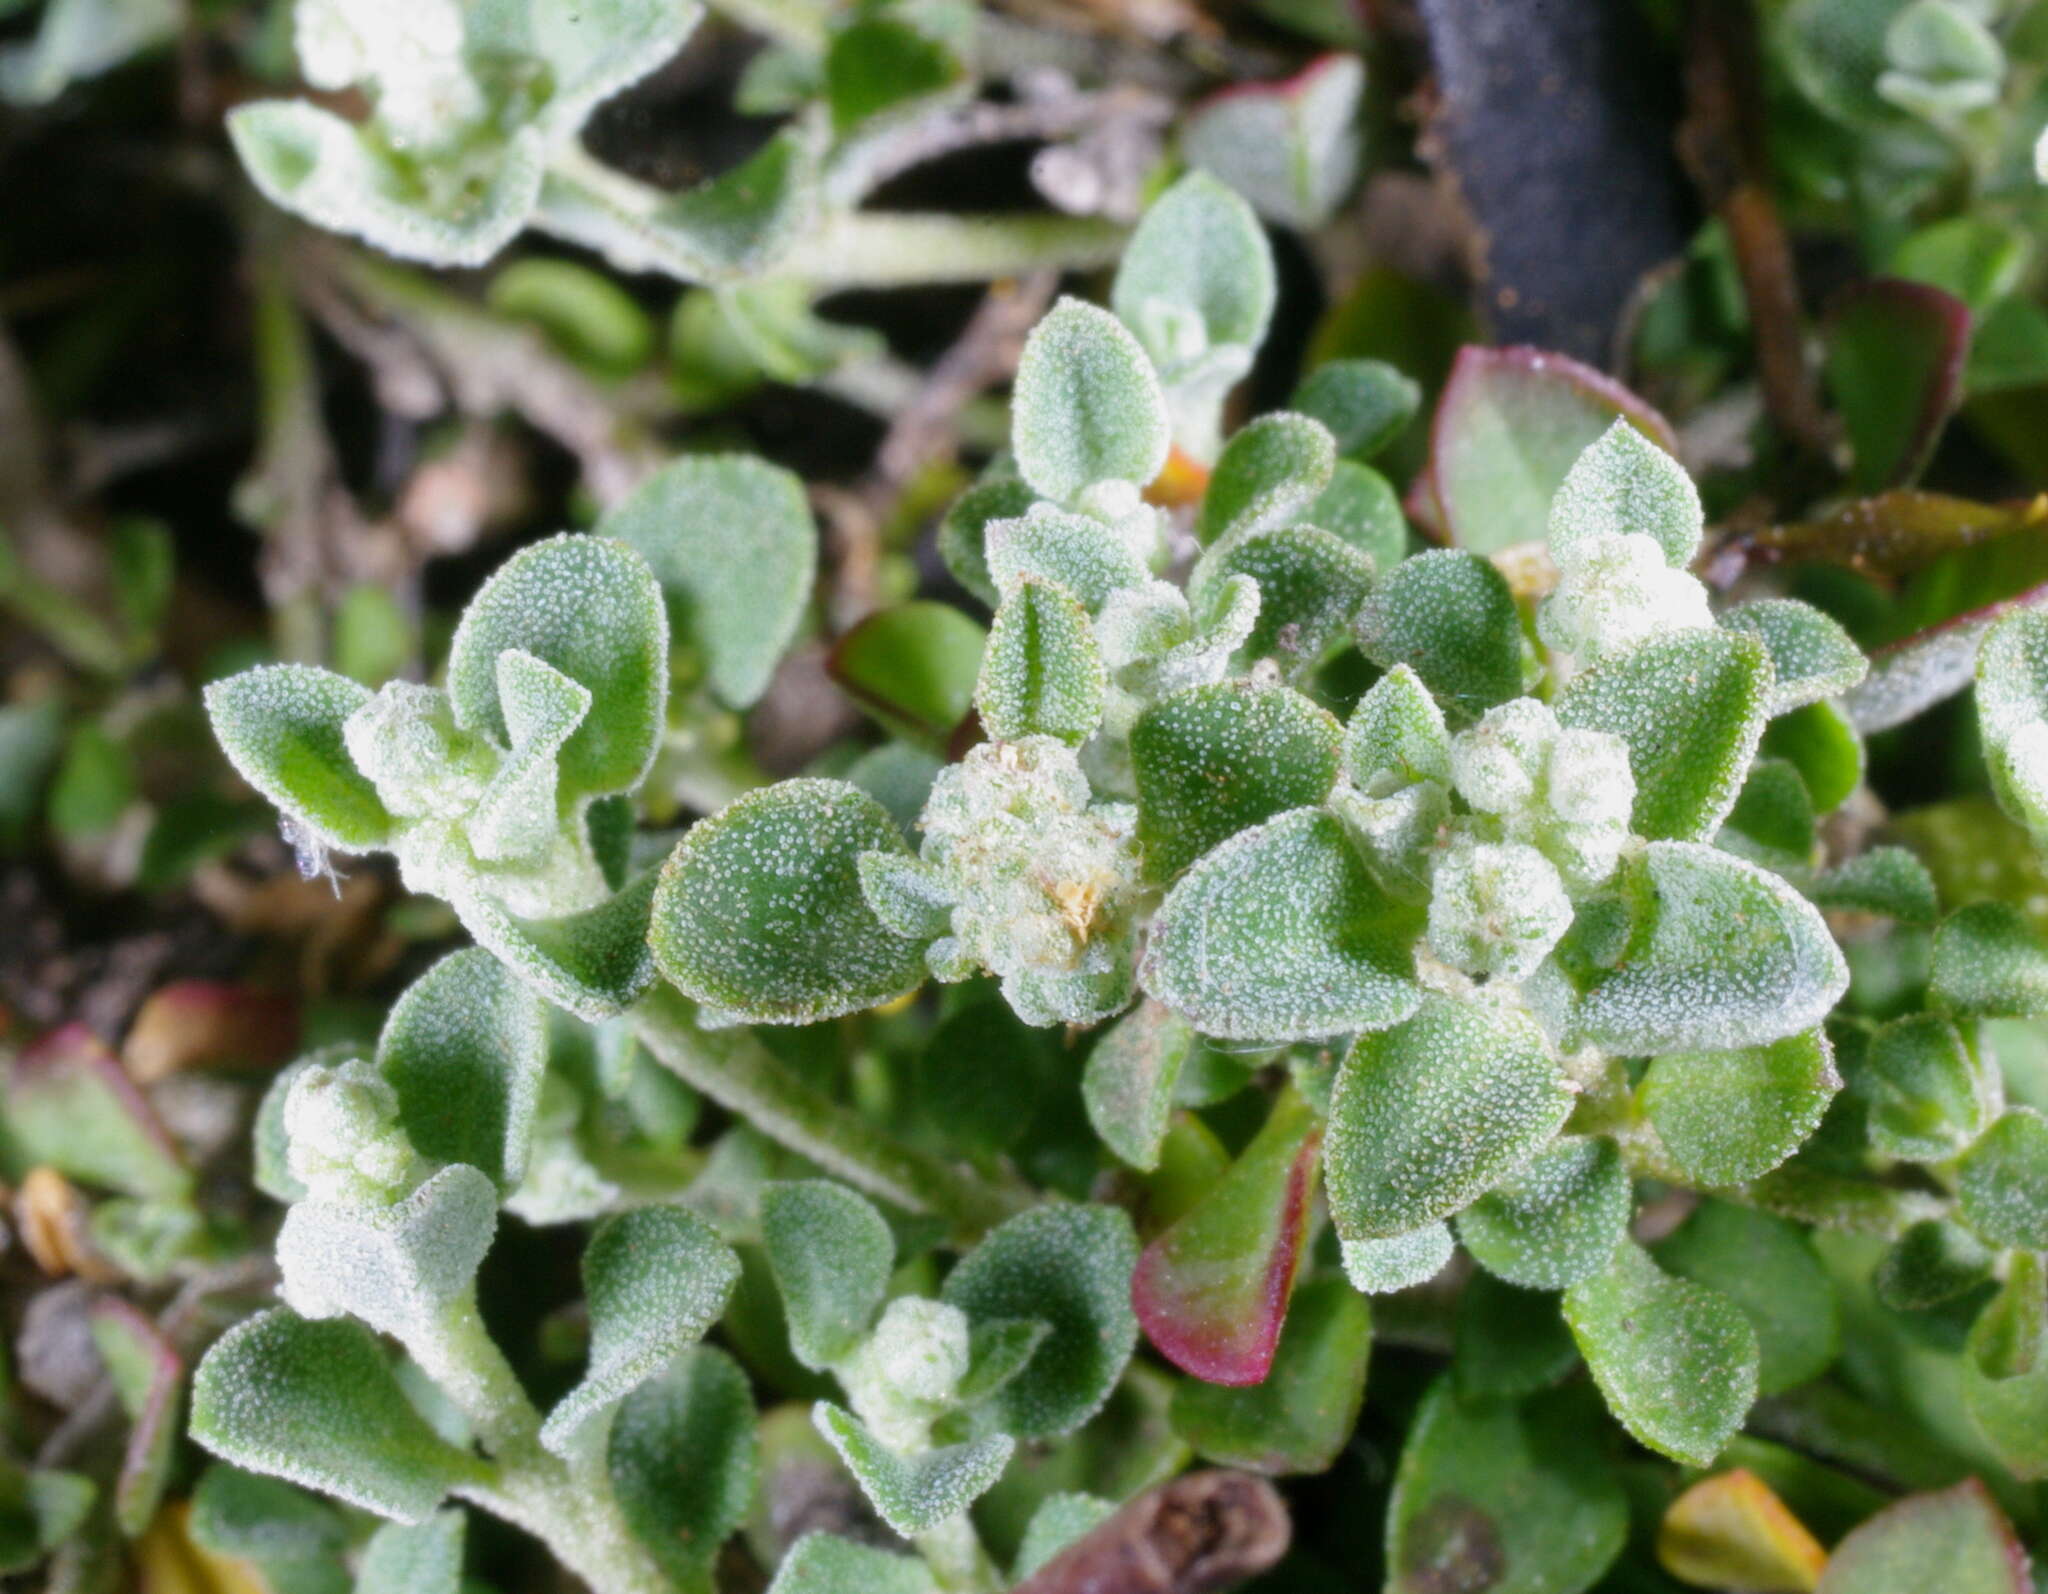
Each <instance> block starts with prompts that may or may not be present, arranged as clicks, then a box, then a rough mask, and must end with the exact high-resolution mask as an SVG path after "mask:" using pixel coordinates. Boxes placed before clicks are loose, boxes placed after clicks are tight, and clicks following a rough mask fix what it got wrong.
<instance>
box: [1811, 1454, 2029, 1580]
mask: <svg viewBox="0 0 2048 1594" xmlns="http://www.w3.org/2000/svg"><path fill="white" fill-rule="evenodd" d="M2032 1581H2033V1580H2032V1578H2031V1576H2030V1575H2029V1571H2028V1559H2027V1552H2026V1549H2025V1547H2024V1546H2023V1545H2021V1543H2020V1541H2019V1539H2018V1538H2017V1537H2016V1536H2015V1535H2014V1533H2013V1530H2012V1524H2011V1523H2010V1522H2008V1521H2007V1520H2006V1518H2005V1513H2004V1512H2003V1511H2001V1510H2000V1509H1999V1508H1998V1502H1997V1501H1996V1500H1994V1499H1993V1498H1992V1497H1991V1492H1990V1490H1988V1489H1986V1488H1985V1487H1984V1485H1983V1484H1982V1483H1980V1482H1978V1481H1977V1479H1975V1478H1965V1479H1964V1480H1963V1481H1962V1482H1961V1483H1959V1484H1956V1485H1955V1486H1954V1487H1953V1488H1950V1489H1944V1490H1942V1491H1941V1492H1940V1493H1938V1494H1915V1495H1909V1496H1907V1497H1906V1498H1905V1499H1903V1500H1900V1501H1897V1502H1895V1503H1894V1504H1892V1505H1889V1506H1886V1507H1885V1508H1884V1510H1882V1511H1880V1512H1878V1513H1877V1515H1876V1516H1874V1517H1871V1518H1870V1519H1869V1520H1868V1521H1866V1522H1864V1523H1862V1524H1861V1525H1860V1526H1858V1527H1856V1528H1855V1529H1853V1530H1852V1531H1851V1532H1850V1533H1849V1535H1848V1536H1847V1537H1846V1538H1844V1539H1843V1540H1842V1542H1841V1543H1840V1544H1839V1545H1837V1546H1836V1547H1835V1553H1834V1554H1833V1555H1832V1556H1830V1557H1829V1558H1828V1564H1827V1569H1826V1570H1825V1571H1823V1572H1822V1573H1821V1578H1820V1583H1819V1585H1818V1586H1817V1588H1816V1590H1815V1594H1921V1591H1923V1590H1932V1589H1942V1590H1944V1591H1945V1594H2027V1591H2028V1588H2029V1586H2030V1584H2031V1583H2032Z"/></svg>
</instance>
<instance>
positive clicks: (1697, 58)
mask: <svg viewBox="0 0 2048 1594" xmlns="http://www.w3.org/2000/svg"><path fill="white" fill-rule="evenodd" d="M1763 82H1764V74H1763V63H1762V61H1761V60H1760V58H1759V56H1758V50H1757V21H1756V12H1755V7H1754V4H1753V0H1691V4H1689V5H1688V6H1687V8H1686V50H1685V98H1686V114H1685V120H1684V122H1683V123H1682V124H1680V127H1679V130H1678V152H1679V157H1680V159H1681V160H1683V161H1684V163H1685V168H1686V171H1687V172H1688V173H1690V174H1691V177H1692V180H1693V183H1694V184H1695V186H1697V187H1698V189H1699V191H1700V197H1701V198H1702V199H1703V200H1704V201H1705V202H1706V204H1707V205H1708V206H1709V207H1710V208H1711V209H1712V210H1713V211H1714V212H1715V213H1716V214H1717V215H1719V216H1720V218H1721V220H1722V222H1723V224H1724V225H1725V226H1726V227H1727V228H1728V239H1729V243H1730V245H1731V246H1732V248H1733V250H1734V253H1735V266H1736V270H1737V271H1738V272H1739V273H1740V275H1741V277H1742V292H1743V297H1744V298H1745V299H1746V300H1747V301H1748V304H1749V323H1750V331H1751V335H1752V337H1753V338H1754V340H1755V344H1756V364H1757V376H1758V380H1759V382H1760V383H1761V385H1762V387H1763V395H1764V406H1765V408H1766V409H1768V410H1769V411H1770V414H1771V419H1772V420H1773V421H1775V422H1776V423H1777V425H1778V427H1779V429H1780V430H1781V431H1783V432H1784V433H1785V435H1786V436H1787V437H1788V438H1790V439H1791V440H1792V442H1793V443H1794V444H1795V445H1797V446H1798V447H1799V448H1801V449H1803V450H1805V451H1806V452H1808V453H1811V454H1818V455H1822V456H1825V455H1826V454H1827V453H1828V452H1829V447H1830V441H1831V438H1832V429H1831V428H1830V426H1829V424H1828V418H1827V415H1826V413H1825V412H1824V411H1823V410H1822V409H1821V406H1820V399H1819V396H1818V393H1817V391H1816V388H1815V384H1814V373H1813V369H1812V366H1811V364H1810V362H1809V361H1808V360H1807V356H1806V317H1805V313H1804V311H1803V309H1802V308H1801V305H1800V302H1799V279H1798V274H1797V273H1796V271H1795V270H1794V268H1793V263H1792V245H1791V243H1790V241H1789V240H1788V239H1787V238H1786V236H1785V225H1784V222H1783V221H1782V220H1781V219H1780V218H1779V216H1778V207H1777V202H1776V201H1775V200H1774V199H1773V198H1772V197H1771V186H1770V184H1771V172H1770V152H1769V149H1768V147H1767V146H1766V143H1765V133H1764V128H1765V122H1764V106H1763V101H1762V98H1761V96H1762V92H1763Z"/></svg>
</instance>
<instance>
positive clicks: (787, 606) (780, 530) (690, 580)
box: [598, 454, 818, 708]
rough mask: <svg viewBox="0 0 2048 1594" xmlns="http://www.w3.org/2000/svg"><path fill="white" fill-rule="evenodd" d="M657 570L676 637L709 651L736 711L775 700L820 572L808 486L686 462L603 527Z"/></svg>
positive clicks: (723, 461) (783, 474)
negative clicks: (772, 692)
mask: <svg viewBox="0 0 2048 1594" xmlns="http://www.w3.org/2000/svg"><path fill="white" fill-rule="evenodd" d="M598 529H599V530H600V531H601V532H603V533H604V535H606V536H608V537H616V538H618V539H619V541H621V542H623V543H625V544H626V545H627V546H628V547H629V548H632V549H634V550H635V551H636V552H638V553H639V554H640V556H641V557H642V558H643V559H645V560H646V561H647V565H648V568H649V569H651V570H652V571H653V572H654V579H655V580H656V581H657V582H658V583H660V586H661V594H662V599H663V601H664V602H665V603H666V605H667V608H668V621H669V634H670V635H671V636H672V637H673V638H674V639H675V640H676V642H678V643H685V644H690V645H694V646H695V647H697V648H700V649H702V650H703V653H704V661H705V668H706V670H707V671H708V673H709V675H710V677H711V685H712V689H713V690H714V691H716V692H717V693H718V695H719V696H720V697H721V698H722V699H724V700H725V702H727V703H729V704H730V705H732V706H733V707H734V708H746V707H748V706H749V705H751V704H753V703H754V702H755V701H757V700H758V699H759V698H760V696H761V694H762V693H763V692H764V691H766V690H767V687H768V678H769V676H770V675H771V674H773V673H774V670H775V665H776V661H777V660H779V659H780V658H781V657H782V654H783V651H784V650H785V649H786V648H787V647H788V646H789V644H790V642H791V640H792V639H793V638H794V637H795V636H796V632H797V627H798V625H799V624H800V623H801V622H802V620H803V615H804V607H805V605H806V604H808V603H809V602H810V596H811V582H812V579H813V576H814V574H815V572H816V570H817V564H818V529H817V526H816V524H815V523H814V522H813V521H812V519H811V510H810V505H809V503H808V502H807V501H806V500H805V497H804V487H803V483H802V482H801V481H799V480H798V479H797V478H796V477H795V476H793V475H791V474H790V473H789V472H788V471H786V470H782V469H780V468H778V467H777V466H774V465H770V464H768V463H767V462H766V461H764V460H759V459H755V458H753V457H752V456H751V455H746V454H685V455H683V456H682V457H681V458H679V459H677V460H675V461H673V462H672V463H670V464H668V465H666V466H664V467H663V468H662V469H661V470H659V471H657V472H656V473H655V474H654V475H652V476H650V477H649V478H648V479H647V480H646V481H644V482H642V483H641V484H640V485H639V487H637V488H635V489H634V491H633V492H632V493H631V494H630V495H629V496H628V497H627V498H626V499H625V500H624V501H623V502H621V503H619V504H618V505H616V506H615V507H614V508H612V509H611V510H610V511H608V512H607V513H606V515H605V517H604V518H603V519H602V520H601V521H599V522H598Z"/></svg>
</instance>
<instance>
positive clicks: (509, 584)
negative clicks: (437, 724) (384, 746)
mask: <svg viewBox="0 0 2048 1594" xmlns="http://www.w3.org/2000/svg"><path fill="white" fill-rule="evenodd" d="M507 648H517V649H519V650H520V651H521V652H525V653H530V654H532V655H533V656H534V657H535V658H537V659H539V660H540V661H541V662H542V663H544V664H548V665H551V666H553V667H554V668H555V669H556V670H559V671H560V672H561V673H562V674H564V675H566V676H568V677H569V679H570V680H572V681H576V682H578V683H580V684H581V685H583V686H584V687H586V688H588V689H589V692H590V696H591V708H590V713H589V716H588V717H587V718H585V719H584V721H583V722H582V723H581V724H580V725H578V726H577V728H576V731H575V734H574V735H572V736H571V737H570V738H569V740H568V743H567V745H565V746H564V747H563V748H562V751H561V757H560V765H561V781H562V795H563V798H564V800H565V801H566V800H569V799H573V798H575V797H580V796H599V795H603V794H604V793H607V792H615V791H631V790H632V789H633V788H634V787H636V786H638V785H639V784H640V781H641V779H642V777H644V776H645V775H646V773H647V770H648V766H649V765H650V764H652V762H653V761H654V749H655V745H656V743H657V742H658V741H659V740H660V737H661V730H662V724H663V719H662V716H663V711H664V706H665V704H666V703H667V700H668V614H667V610H666V609H665V608H664V606H663V603H662V593H661V588H660V587H659V586H658V585H657V584H656V582H655V579H654V574H653V572H652V571H650V570H649V569H648V568H647V561H646V560H644V559H642V558H641V557H640V555H639V554H638V553H636V552H635V551H634V550H632V549H631V548H628V547H627V546H626V545H625V544H624V543H620V542H615V541H613V540H612V539H610V538H607V537H585V536H574V535H565V536H560V537H551V538H549V539H548V540H547V541H545V542H539V543H535V544H534V545H533V546H531V547H529V548H523V549H521V550H520V551H519V552H518V553H516V554H514V555H513V556H512V557H511V558H510V559H508V560H506V561H505V563H504V564H502V565H500V566H499V567H498V569H497V573H496V574H494V575H493V576H492V577H491V579H490V580H489V581H487V582H485V583H484V585H483V588H482V590H480V591H479V592H478V593H477V595H476V596H475V597H474V598H472V599H471V600H470V602H469V607H468V608H466V609H464V610H463V611H462V623H461V624H460V625H458V626H457V627H456V629H455V640H454V642H453V643H451V644H450V646H449V650H448V692H449V696H450V697H451V698H452V699H453V700H454V704H455V718H456V723H457V724H459V725H460V726H461V727H462V728H463V729H464V730H468V731H471V732H481V733H483V734H486V735H489V736H491V737H492V738H494V739H495V740H496V741H498V742H499V743H500V744H501V745H505V746H511V745H513V743H514V742H515V740H516V733H515V728H514V727H513V725H512V724H511V722H510V705H509V704H507V703H506V702H505V701H504V700H503V698H502V696H501V692H502V685H501V677H500V674H499V669H498V656H499V654H501V653H503V652H504V651H505V650H506V649H507Z"/></svg>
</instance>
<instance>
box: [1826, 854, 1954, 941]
mask: <svg viewBox="0 0 2048 1594" xmlns="http://www.w3.org/2000/svg"><path fill="white" fill-rule="evenodd" d="M1807 894H1808V895H1809V896H1811V897H1812V898H1813V900H1814V902H1815V904H1816V905H1817V906H1819V907H1821V908H1823V909H1830V910H1833V909H1842V908H1846V909H1849V910H1851V911H1853V912H1857V913H1878V914H1883V915H1884V916H1885V917H1886V918H1891V919H1897V920H1898V921H1899V923H1901V924H1910V925H1931V924H1933V923H1934V921H1935V920H1936V919H1938V918H1939V917H1940V916H1941V899H1940V897H1939V895H1938V894H1937V892H1936V891H1935V887H1934V876H1933V875H1931V874H1929V873H1928V872H1927V865H1926V864H1924V863H1922V862H1921V861H1920V860H1919V858H1918V857H1916V856H1915V855H1914V854H1913V853H1911V852H1909V851H1908V850H1907V849H1906V848H1904V847H1872V848H1870V849H1869V850H1868V851H1867V852H1859V853H1858V854H1857V855H1856V856H1855V857H1853V858H1850V859H1848V860H1846V861H1845V862H1843V863H1840V864H1837V865H1836V866H1835V867H1834V868H1832V869H1829V870H1827V871H1826V872H1825V873H1823V874H1821V875H1819V876H1817V877H1816V878H1815V880H1814V882H1813V885H1812V887H1811V888H1810V889H1809V891H1808V893H1807Z"/></svg>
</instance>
